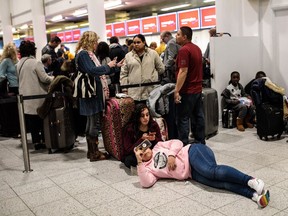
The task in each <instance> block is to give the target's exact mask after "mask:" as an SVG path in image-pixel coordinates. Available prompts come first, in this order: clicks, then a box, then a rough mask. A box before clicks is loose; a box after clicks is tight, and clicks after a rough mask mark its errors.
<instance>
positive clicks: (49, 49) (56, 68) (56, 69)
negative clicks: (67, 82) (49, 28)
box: [42, 36, 61, 76]
mask: <svg viewBox="0 0 288 216" xmlns="http://www.w3.org/2000/svg"><path fill="white" fill-rule="evenodd" d="M60 43H61V39H60V38H59V37H57V36H55V37H53V38H51V40H50V41H49V43H48V44H47V45H45V46H44V47H43V49H42V55H44V54H49V55H50V56H51V59H52V64H51V65H50V66H49V67H48V72H53V75H54V76H57V75H59V74H61V70H60V68H61V64H60V62H59V61H58V58H57V54H56V52H55V48H56V47H57V46H58V45H59V44H60Z"/></svg>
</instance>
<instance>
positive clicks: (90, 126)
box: [85, 113, 100, 137]
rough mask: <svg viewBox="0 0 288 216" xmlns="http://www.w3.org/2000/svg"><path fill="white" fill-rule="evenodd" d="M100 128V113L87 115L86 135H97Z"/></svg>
mask: <svg viewBox="0 0 288 216" xmlns="http://www.w3.org/2000/svg"><path fill="white" fill-rule="evenodd" d="M99 128H100V113H95V114H93V115H90V116H87V122H86V130H85V132H86V136H87V135H89V136H92V137H98V135H99Z"/></svg>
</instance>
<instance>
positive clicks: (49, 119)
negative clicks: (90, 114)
mask: <svg viewBox="0 0 288 216" xmlns="http://www.w3.org/2000/svg"><path fill="white" fill-rule="evenodd" d="M44 137H45V144H46V148H47V149H48V150H49V153H52V151H53V150H54V149H55V150H64V151H66V150H70V149H72V148H73V146H74V142H75V138H76V137H75V127H74V118H73V111H72V109H70V108H68V107H65V106H63V107H60V108H55V109H53V110H51V111H50V112H49V114H48V115H47V116H46V117H45V119H44Z"/></svg>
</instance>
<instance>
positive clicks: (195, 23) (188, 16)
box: [178, 8, 200, 29]
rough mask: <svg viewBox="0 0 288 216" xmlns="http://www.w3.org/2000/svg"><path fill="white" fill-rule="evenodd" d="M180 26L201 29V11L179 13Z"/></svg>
mask: <svg viewBox="0 0 288 216" xmlns="http://www.w3.org/2000/svg"><path fill="white" fill-rule="evenodd" d="M178 25H179V27H181V26H189V27H190V28H192V29H199V28H200V20H199V9H198V8H197V9H193V10H187V11H180V12H178Z"/></svg>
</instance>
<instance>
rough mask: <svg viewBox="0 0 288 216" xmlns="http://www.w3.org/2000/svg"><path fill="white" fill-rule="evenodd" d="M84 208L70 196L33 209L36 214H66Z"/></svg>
mask: <svg viewBox="0 0 288 216" xmlns="http://www.w3.org/2000/svg"><path fill="white" fill-rule="evenodd" d="M84 210H85V207H84V206H83V205H81V204H80V203H79V202H78V201H76V200H75V199H73V198H72V197H66V198H63V199H60V200H58V201H54V202H51V203H48V204H45V205H41V206H38V207H36V208H34V209H33V211H34V212H35V215H37V216H60V215H61V216H66V215H71V214H75V213H79V212H82V211H84Z"/></svg>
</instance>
